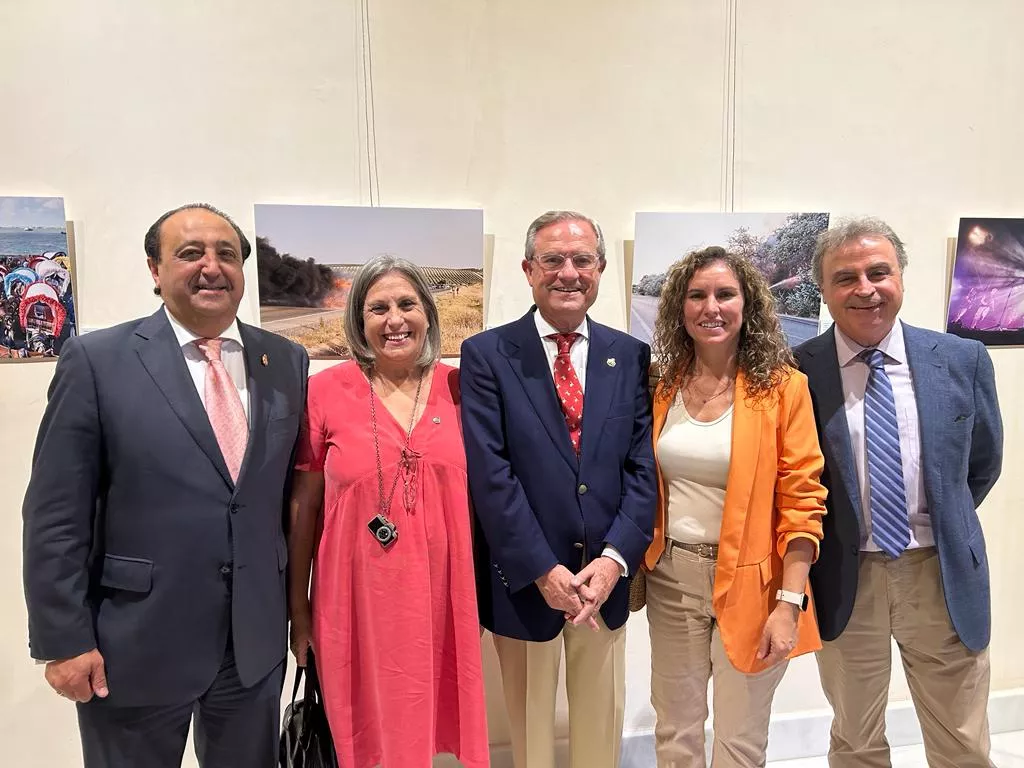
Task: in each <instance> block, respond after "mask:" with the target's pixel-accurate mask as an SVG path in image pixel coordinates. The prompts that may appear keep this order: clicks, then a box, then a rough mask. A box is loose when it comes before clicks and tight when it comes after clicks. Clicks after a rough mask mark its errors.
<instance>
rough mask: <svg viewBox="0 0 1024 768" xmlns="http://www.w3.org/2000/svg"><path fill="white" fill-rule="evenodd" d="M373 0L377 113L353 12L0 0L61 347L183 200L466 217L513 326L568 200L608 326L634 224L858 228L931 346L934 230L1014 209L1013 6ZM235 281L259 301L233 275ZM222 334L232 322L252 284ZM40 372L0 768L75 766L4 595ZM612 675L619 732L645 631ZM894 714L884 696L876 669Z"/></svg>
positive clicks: (9, 529) (809, 693) (26, 388)
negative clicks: (884, 258) (52, 243)
mask: <svg viewBox="0 0 1024 768" xmlns="http://www.w3.org/2000/svg"><path fill="white" fill-rule="evenodd" d="M368 5H369V8H370V16H369V22H370V24H369V26H370V33H371V37H370V42H371V45H370V49H371V51H372V92H373V103H374V110H373V112H372V115H371V114H369V113H367V111H366V109H365V103H366V99H365V98H364V92H365V88H366V82H367V78H366V75H367V74H368V73H367V71H366V67H365V66H364V62H365V55H364V54H365V50H366V42H365V38H364V36H363V29H364V26H365V25H364V24H363V20H362V18H361V3H360V2H358V1H357V0H292V2H290V3H287V4H285V3H279V2H271V1H270V0H234V1H231V2H229V1H228V0H204V1H202V2H200V1H199V0H176V1H175V2H149V3H138V2H134V3H133V2H127V0H121V1H119V0H94V1H93V2H91V3H87V4H86V3H81V4H78V3H67V2H57V1H56V0H33V2H25V1H24V0H22V1H20V2H19V1H18V0H0V105H2V106H3V113H4V116H3V119H0V195H60V196H63V197H64V200H65V206H66V213H67V217H68V219H69V220H72V221H73V222H74V233H75V246H76V253H77V272H78V281H77V287H78V297H77V300H78V305H77V306H78V311H79V318H80V322H81V323H82V325H83V326H85V327H102V326H106V325H111V324H114V323H116V322H120V321H123V320H127V319H130V318H132V317H136V316H139V315H142V314H148V313H149V312H151V311H153V310H154V309H155V308H156V307H157V306H158V304H157V300H156V298H155V297H154V296H153V295H152V293H151V291H150V288H151V280H150V277H149V275H148V272H147V269H146V267H145V262H144V255H143V252H142V236H143V234H144V232H145V230H146V228H147V227H148V226H149V225H150V223H151V222H152V221H153V220H154V219H155V218H156V217H157V216H158V215H159V214H160V213H162V212H163V211H165V210H167V209H168V208H171V207H174V206H176V205H178V204H180V203H183V202H186V201H191V200H207V201H209V202H212V203H214V204H215V205H217V206H219V207H221V208H223V209H224V210H226V211H227V212H229V213H230V214H232V215H233V216H234V217H235V218H236V219H237V220H238V221H239V223H240V224H241V225H242V227H243V228H244V229H245V230H246V231H247V232H248V233H249V235H250V236H252V234H253V226H252V222H253V208H252V206H253V204H254V203H256V202H264V203H337V204H348V205H358V204H369V203H370V201H371V196H370V194H371V189H372V190H373V193H374V202H377V200H378V198H377V191H378V190H379V202H380V203H381V204H383V205H396V206H432V207H445V206H453V207H480V208H483V210H484V215H485V231H486V232H488V233H489V234H492V235H493V236H494V258H493V265H492V269H491V272H490V285H491V290H490V299H489V306H488V324H491V325H493V324H498V323H502V322H507V321H509V320H512V319H514V318H516V317H518V316H519V315H520V314H522V313H523V312H524V311H525V310H526V309H527V307H528V306H529V291H528V287H527V285H526V281H525V279H524V278H523V277H522V273H521V272H520V268H519V261H520V259H521V256H522V253H521V248H522V240H523V235H524V233H525V230H526V227H527V225H528V224H529V222H530V221H531V220H532V219H533V218H534V217H535V216H536V215H537V214H539V213H541V212H543V211H544V210H546V209H548V208H553V207H558V208H577V209H580V210H582V211H584V212H586V213H588V214H589V215H591V216H593V217H594V218H596V219H597V220H598V221H599V222H600V223H601V224H602V225H603V226H604V228H605V233H606V236H607V239H608V242H609V261H610V266H609V269H608V270H607V271H606V273H605V275H604V278H603V280H602V285H601V296H600V298H599V300H598V302H597V304H596V305H595V307H594V310H593V313H592V314H593V316H594V317H595V319H597V320H599V321H601V322H605V323H607V324H610V325H613V326H616V327H619V328H624V327H625V318H626V304H625V279H624V275H623V271H622V254H623V241H625V240H630V239H632V236H633V232H632V229H633V215H634V212H635V211H637V210H690V211H706V210H712V211H717V210H728V209H729V208H730V207H733V208H734V209H735V210H737V211H758V210H825V211H831V212H832V213H833V214H835V215H840V214H856V213H871V214H876V215H879V216H882V217H884V218H886V219H888V220H889V221H890V223H891V224H892V225H893V226H894V227H895V229H896V230H897V232H899V233H900V234H901V236H903V238H904V239H905V240H906V242H907V244H908V249H909V253H910V259H911V263H910V267H909V269H908V271H907V273H906V283H907V295H906V299H905V304H904V311H903V317H904V319H906V320H908V321H909V322H911V323H915V324H919V325H923V326H926V327H931V328H941V327H942V326H943V321H944V306H945V291H946V286H947V280H948V274H947V265H946V253H947V238H948V237H951V236H954V235H955V234H956V227H957V222H958V218H959V217H960V216H961V215H979V216H981V215H987V216H1024V185H1022V184H1021V182H1020V180H1021V178H1024V153H1021V152H1020V150H1019V144H1020V140H1021V136H1022V135H1024V134H1022V127H1021V126H1022V125H1024V95H1022V91H1021V88H1020V83H1021V82H1024V49H1021V47H1020V46H1019V41H1018V39H1017V38H1018V30H1019V29H1020V28H1021V27H1022V25H1024V4H1022V3H1020V2H1019V0H978V1H976V2H966V0H957V1H954V0H906V1H905V2H902V3H892V2H889V1H888V0H862V2H859V3H856V4H851V3H821V2H814V1H813V0H776V2H772V3H765V2H759V1H758V0H639V2H633V3H624V2H621V0H586V1H584V0H559V1H557V2H552V0H546V1H544V0H517V2H514V3H512V2H499V1H498V0H432V1H431V2H412V0H405V2H402V1H401V0H368ZM371 116H372V117H373V123H371V128H373V126H375V128H373V130H371V131H370V133H371V135H374V134H375V140H373V141H370V142H367V124H368V123H369V118H370V117H371ZM368 145H369V147H370V148H372V147H373V146H374V145H375V146H376V153H375V160H376V163H375V164H374V162H373V159H374V156H373V153H368ZM368 155H369V156H370V162H369V163H368V162H367V159H368ZM368 168H369V169H370V170H372V171H373V174H372V175H373V182H374V185H373V186H372V187H371V184H370V178H369V177H368ZM246 274H247V277H248V279H249V281H250V286H255V282H256V279H255V278H256V269H255V263H254V260H251V261H250V264H249V265H248V267H247V269H246ZM241 316H242V319H243V320H246V321H250V322H251V321H255V320H256V319H257V317H258V314H257V297H256V295H255V292H254V290H251V291H250V292H249V293H248V295H247V298H246V301H245V302H243V306H242V309H241ZM992 357H993V360H994V362H995V367H996V376H997V382H998V386H999V394H1000V400H1001V403H1002V407H1003V417H1004V421H1005V428H1006V446H1005V459H1004V467H1005V471H1004V477H1003V479H1002V480H1001V481H1000V483H999V484H998V485H997V486H996V488H995V490H994V491H993V492H992V494H991V496H990V497H989V500H988V501H987V502H986V503H985V507H984V509H983V510H982V520H983V523H984V526H985V531H986V534H987V539H988V551H989V557H990V560H991V564H992V577H993V602H994V605H993V608H994V631H993V640H992V651H991V653H992V672H993V690H994V691H1009V690H1012V689H1015V688H1018V687H1021V686H1024V658H1022V657H1021V655H1020V654H1019V653H1018V652H1017V647H1018V645H1019V638H1020V636H1021V633H1022V632H1024V617H1022V616H1021V613H1020V611H1019V608H1018V606H1019V604H1020V600H1019V595H1018V594H1017V591H1018V590H1017V589H1016V585H1015V576H1016V574H1017V571H1016V570H1015V566H1016V561H1017V560H1018V559H1019V548H1020V547H1021V545H1022V544H1024V519H1022V517H1021V515H1020V514H1019V513H1020V510H1021V509H1022V508H1024V491H1022V487H1024V486H1022V484H1021V483H1020V482H1019V480H1018V479H1017V478H1016V476H1015V475H1016V471H1015V470H1016V468H1017V467H1019V466H1021V465H1022V460H1024V424H1022V416H1024V406H1021V405H1020V403H1019V398H1018V397H1015V395H1016V394H1017V392H1019V391H1020V381H1021V380H1022V379H1024V350H1021V349H1006V350H993V352H992ZM52 372H53V364H52V363H37V364H23V365H5V366H2V367H0V424H2V427H0V431H2V444H3V449H4V450H3V457H2V460H0V489H2V490H0V616H2V617H3V620H2V623H0V659H3V661H2V662H0V742H2V743H3V744H4V745H5V747H4V748H3V749H4V752H5V754H4V757H3V759H2V762H4V764H11V765H19V766H25V767H26V768H27V767H31V766H40V767H41V766H47V767H49V766H75V765H79V764H80V757H79V747H78V740H77V732H76V729H75V717H74V712H73V709H72V707H71V706H70V705H68V704H67V703H66V702H64V701H62V700H60V699H58V698H57V697H56V696H55V695H53V694H51V692H50V691H49V690H48V689H47V688H46V686H45V684H44V682H43V680H42V673H41V670H40V669H39V668H37V667H36V666H34V665H33V664H32V662H31V661H30V660H29V658H28V651H27V638H26V621H25V609H24V605H23V601H22V592H21V557H20V539H21V520H20V509H21V498H22V494H23V492H24V488H25V485H26V482H27V478H28V472H29V464H30V458H31V452H32V444H33V440H34V437H35V431H36V428H37V425H38V422H39V419H40V416H41V414H42V412H43V408H44V405H45V390H46V386H47V384H48V382H49V379H50V377H51V376H52ZM168 460H169V461H170V460H173V457H168ZM44 461H45V457H44ZM48 471H50V472H53V473H55V474H56V473H59V472H60V471H61V468H60V467H49V468H48ZM485 646H488V647H487V649H486V650H487V658H488V666H489V677H488V682H489V686H490V688H489V691H488V695H489V701H490V702H491V708H490V709H491V715H492V716H491V731H492V741H493V742H494V743H495V744H502V743H505V742H507V728H506V723H505V720H504V711H503V706H502V703H501V697H500V688H499V687H498V686H497V685H496V683H497V677H496V675H495V664H494V659H493V653H492V652H491V651H490V648H489V642H488V641H487V639H486V637H485ZM627 654H628V666H627V694H628V698H627V712H626V730H627V733H637V732H643V731H649V730H650V729H651V728H652V726H653V720H654V716H653V712H652V710H651V708H650V704H649V702H648V696H649V693H648V682H649V667H648V665H649V645H648V641H647V627H646V623H645V619H644V617H643V615H642V614H641V615H639V616H636V617H634V618H633V619H632V620H631V624H630V629H629V636H628V649H627ZM891 696H892V698H893V700H894V701H896V700H902V699H906V698H907V696H908V694H907V689H906V685H905V682H904V681H903V678H902V675H901V674H900V673H899V672H898V671H897V672H896V673H895V675H894V682H893V687H892V691H891ZM823 707H825V701H824V697H823V696H822V694H821V690H820V687H819V685H818V681H817V673H816V669H815V666H814V663H813V660H812V659H809V658H803V659H799V660H798V661H797V662H795V663H793V664H792V665H791V667H790V670H789V672H788V673H787V676H786V679H785V681H784V682H783V684H782V687H781V688H780V690H779V693H778V695H777V696H776V702H775V711H776V714H777V715H779V716H786V717H795V716H798V715H799V714H800V713H806V712H807V711H810V710H821V709H822V708H823ZM560 716H561V719H562V720H563V721H564V701H563V703H562V713H561V715H560ZM563 725H564V722H563ZM12 750H13V754H11V751H12ZM189 760H192V758H191V757H190V758H189ZM188 764H190V765H191V764H194V763H188Z"/></svg>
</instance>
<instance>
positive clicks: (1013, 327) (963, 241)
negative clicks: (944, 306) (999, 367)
mask: <svg viewBox="0 0 1024 768" xmlns="http://www.w3.org/2000/svg"><path fill="white" fill-rule="evenodd" d="M946 331H947V332H948V333H955V334H956V335H957V336H963V337H964V338H968V339H977V340H978V341H981V342H983V343H984V344H985V345H986V346H990V347H1006V346H1020V345H1024V219H960V234H959V236H958V237H957V241H956V260H955V262H954V265H953V281H952V284H951V285H950V290H949V313H948V315H947V318H946Z"/></svg>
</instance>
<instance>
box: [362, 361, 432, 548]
mask: <svg viewBox="0 0 1024 768" xmlns="http://www.w3.org/2000/svg"><path fill="white" fill-rule="evenodd" d="M424 375H425V373H424V372H423V371H421V372H420V378H419V381H417V382H416V397H415V399H414V400H413V403H412V415H411V416H410V417H409V429H408V430H407V431H406V433H405V445H403V446H402V457H401V459H399V462H398V466H397V467H395V479H394V480H393V481H392V482H391V490H390V491H389V492H388V495H387V498H386V499H385V498H384V466H383V464H382V463H381V460H380V437H379V435H378V433H377V407H376V404H375V403H374V397H373V375H372V373H371V375H370V376H367V380H368V381H369V384H370V424H371V425H372V426H373V450H374V455H375V456H376V458H377V500H378V512H377V514H376V515H375V516H374V517H373V519H371V520H370V522H369V523H368V524H367V527H368V528H369V529H370V532H371V533H372V534H373V535H374V538H376V539H377V543H378V544H380V545H381V546H382V547H383V548H384V549H388V548H390V547H391V545H392V544H394V543H395V541H396V540H397V539H398V527H397V526H396V525H395V524H394V522H393V521H392V520H391V519H390V518H389V517H388V512H389V511H390V510H391V500H392V499H393V498H394V496H395V489H396V488H397V487H398V478H399V477H401V478H402V489H403V494H402V501H403V502H404V506H405V511H406V512H411V511H412V506H413V504H414V503H415V499H413V498H412V496H413V494H412V493H410V482H409V476H410V474H411V473H412V460H413V458H418V456H419V454H417V453H416V452H415V451H413V450H412V448H410V447H409V443H410V441H411V440H412V429H413V426H414V425H415V424H416V411H417V410H418V409H419V405H420V391H421V390H422V389H423V377H424ZM414 489H415V486H413V490H414Z"/></svg>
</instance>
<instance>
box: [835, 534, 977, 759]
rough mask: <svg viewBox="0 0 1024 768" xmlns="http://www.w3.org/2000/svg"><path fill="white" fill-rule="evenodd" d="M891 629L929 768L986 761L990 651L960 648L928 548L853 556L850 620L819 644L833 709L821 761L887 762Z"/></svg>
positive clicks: (934, 558) (934, 556)
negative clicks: (856, 559) (856, 572)
mask: <svg viewBox="0 0 1024 768" xmlns="http://www.w3.org/2000/svg"><path fill="white" fill-rule="evenodd" d="M890 638H895V639H896V643H897V645H898V646H899V650H900V656H901V658H902V661H903V669H904V671H905V672H906V675H907V683H908V684H909V685H910V693H911V696H912V697H913V700H914V708H915V709H916V710H917V717H918V720H920V722H921V731H922V733H923V735H924V747H925V754H926V755H927V759H928V765H929V766H930V768H990V766H992V762H991V761H990V760H989V758H988V753H989V732H988V712H987V706H988V691H989V658H988V650H987V649H986V650H984V651H982V652H981V653H974V652H973V651H970V650H968V649H967V648H966V647H965V646H964V644H963V643H961V642H960V638H959V637H958V636H957V634H956V631H955V630H954V629H953V625H952V624H951V623H950V620H949V612H948V611H947V609H946V601H945V599H944V597H943V592H942V578H941V576H940V574H939V557H938V554H937V553H936V551H935V549H934V547H927V548H922V549H913V550H909V551H908V552H906V553H904V554H903V555H902V556H900V557H899V558H897V559H895V560H891V559H889V558H888V557H887V556H885V555H883V554H882V553H880V552H877V553H876V552H869V553H863V554H862V555H861V563H860V577H859V581H858V585H857V599H856V601H855V603H854V606H853V615H852V616H851V617H850V623H849V624H847V625H846V629H845V630H844V631H843V633H842V634H841V635H840V636H839V637H838V638H836V639H835V640H833V641H832V642H829V643H824V646H823V648H822V650H821V651H819V652H818V670H819V672H820V673H821V684H822V687H823V688H824V689H825V696H826V697H827V698H828V700H829V703H830V704H831V705H832V710H833V712H834V713H835V715H834V717H833V720H832V738H831V745H830V747H829V755H828V760H829V765H830V766H831V767H832V768H889V766H890V762H889V744H888V742H887V741H886V739H885V706H886V704H887V703H888V697H889V696H888V694H889V678H890V673H891V666H892V643H891V640H890Z"/></svg>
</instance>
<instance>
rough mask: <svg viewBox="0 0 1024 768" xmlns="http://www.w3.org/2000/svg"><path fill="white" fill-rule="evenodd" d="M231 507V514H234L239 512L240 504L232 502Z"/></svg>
mask: <svg viewBox="0 0 1024 768" xmlns="http://www.w3.org/2000/svg"><path fill="white" fill-rule="evenodd" d="M229 509H230V510H231V514H232V515H233V514H235V513H236V512H238V505H237V504H235V503H234V502H232V503H231V506H230V507H229Z"/></svg>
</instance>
